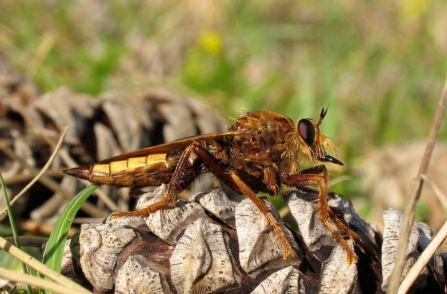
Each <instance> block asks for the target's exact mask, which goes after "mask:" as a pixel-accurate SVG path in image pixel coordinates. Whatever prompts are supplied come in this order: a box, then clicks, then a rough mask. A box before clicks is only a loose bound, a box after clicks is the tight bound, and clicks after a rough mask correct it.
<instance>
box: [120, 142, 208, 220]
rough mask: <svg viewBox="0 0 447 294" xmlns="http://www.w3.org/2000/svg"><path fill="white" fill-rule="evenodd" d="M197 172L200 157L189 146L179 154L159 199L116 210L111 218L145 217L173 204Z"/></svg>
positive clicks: (192, 147)
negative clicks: (130, 208)
mask: <svg viewBox="0 0 447 294" xmlns="http://www.w3.org/2000/svg"><path fill="white" fill-rule="evenodd" d="M199 174H200V159H199V157H198V156H197V155H196V154H195V152H194V146H189V147H187V148H186V149H185V151H184V152H183V153H182V155H181V156H180V159H179V162H178V164H177V166H176V168H175V171H174V173H173V174H172V178H171V181H170V182H169V184H168V188H167V191H166V193H165V195H164V196H163V197H162V199H161V200H159V201H157V202H154V203H152V204H150V205H149V206H147V207H144V208H141V209H137V210H134V211H123V212H117V213H115V214H113V215H112V219H118V218H120V217H130V216H141V217H145V216H148V215H149V214H151V213H154V212H156V211H158V210H160V209H163V208H166V207H168V206H175V199H176V196H177V195H178V194H180V193H181V192H182V191H183V190H184V189H186V188H187V187H188V186H189V185H190V184H191V183H192V181H194V179H195V178H196V177H197V176H198V175H199Z"/></svg>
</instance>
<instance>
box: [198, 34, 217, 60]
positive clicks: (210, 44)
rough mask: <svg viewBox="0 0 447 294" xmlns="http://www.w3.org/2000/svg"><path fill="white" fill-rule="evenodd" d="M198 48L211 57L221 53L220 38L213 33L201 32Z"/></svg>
mask: <svg viewBox="0 0 447 294" xmlns="http://www.w3.org/2000/svg"><path fill="white" fill-rule="evenodd" d="M198 45H199V48H200V49H202V50H204V51H205V52H207V53H209V54H211V55H218V54H219V53H221V52H222V38H221V36H220V35H219V34H218V33H216V32H214V31H202V32H201V33H200V36H199V41H198Z"/></svg>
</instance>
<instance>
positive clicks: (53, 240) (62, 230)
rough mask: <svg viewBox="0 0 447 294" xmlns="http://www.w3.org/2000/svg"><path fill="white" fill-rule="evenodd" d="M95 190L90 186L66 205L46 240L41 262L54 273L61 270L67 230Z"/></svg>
mask: <svg viewBox="0 0 447 294" xmlns="http://www.w3.org/2000/svg"><path fill="white" fill-rule="evenodd" d="M97 188H98V186H97V185H90V186H88V187H87V188H85V189H84V190H82V191H81V192H79V194H77V195H76V196H75V197H74V198H73V199H72V200H71V201H70V202H69V203H68V205H67V206H66V207H65V209H64V210H63V211H62V213H61V215H60V216H59V218H58V219H57V221H56V224H55V225H54V228H53V232H52V233H51V235H50V238H49V239H48V243H47V246H46V249H45V254H44V261H43V262H44V263H45V264H46V265H47V266H49V267H50V268H52V269H53V270H55V271H56V272H60V270H61V262H62V254H63V252H64V246H65V241H66V240H67V234H68V230H69V229H70V228H71V225H72V223H73V219H74V217H75V215H76V212H77V211H78V210H79V209H80V208H81V206H82V204H83V203H84V202H85V200H87V198H88V197H89V196H90V195H91V194H92V193H93V192H94V191H95V190H96V189H97Z"/></svg>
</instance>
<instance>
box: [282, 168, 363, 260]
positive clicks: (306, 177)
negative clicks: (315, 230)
mask: <svg viewBox="0 0 447 294" xmlns="http://www.w3.org/2000/svg"><path fill="white" fill-rule="evenodd" d="M320 174H322V175H320ZM281 181H282V183H284V184H286V185H288V186H295V187H299V186H307V185H311V184H318V185H319V197H318V198H319V210H320V220H321V222H322V223H323V225H324V226H325V227H326V228H327V229H328V230H329V231H330V232H331V234H332V235H333V236H334V237H335V238H336V239H337V241H338V243H339V244H340V245H341V246H342V247H343V249H344V250H345V252H346V253H347V262H348V263H351V262H354V263H356V262H357V261H358V258H357V255H356V254H355V253H354V251H353V250H352V249H351V247H350V246H349V244H348V243H347V242H346V240H345V239H344V238H343V236H342V235H341V234H340V231H342V232H343V233H345V234H346V235H348V236H349V239H351V240H352V241H355V240H356V238H357V235H356V234H355V233H354V232H353V231H351V230H350V229H349V228H348V227H347V226H346V225H345V224H343V222H341V221H340V220H339V219H338V217H337V216H336V215H335V213H334V212H333V211H332V209H331V208H330V207H329V204H328V202H327V195H328V172H327V169H326V166H324V165H319V166H316V167H312V168H310V169H307V170H304V171H302V173H301V174H294V175H289V176H286V177H284V178H283V179H282V180H281ZM329 219H330V220H332V222H331V221H330V220H329Z"/></svg>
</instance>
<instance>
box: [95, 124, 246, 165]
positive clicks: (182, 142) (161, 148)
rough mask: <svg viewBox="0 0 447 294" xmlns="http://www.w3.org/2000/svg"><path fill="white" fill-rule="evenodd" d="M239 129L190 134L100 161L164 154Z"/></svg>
mask: <svg viewBox="0 0 447 294" xmlns="http://www.w3.org/2000/svg"><path fill="white" fill-rule="evenodd" d="M240 134H241V132H240V131H229V132H221V133H212V134H205V135H199V136H191V137H186V138H183V139H179V140H176V141H172V142H169V143H164V144H160V145H156V146H151V147H147V148H143V149H139V150H135V151H132V152H128V153H124V154H121V155H117V156H113V157H110V158H107V159H104V160H102V161H101V163H110V162H113V161H119V160H126V159H128V158H133V157H143V156H147V155H151V154H166V153H168V152H171V151H176V150H182V149H185V148H186V147H188V146H190V145H191V144H193V143H195V142H201V141H208V140H216V139H220V138H223V137H231V136H235V135H240Z"/></svg>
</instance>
